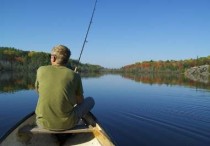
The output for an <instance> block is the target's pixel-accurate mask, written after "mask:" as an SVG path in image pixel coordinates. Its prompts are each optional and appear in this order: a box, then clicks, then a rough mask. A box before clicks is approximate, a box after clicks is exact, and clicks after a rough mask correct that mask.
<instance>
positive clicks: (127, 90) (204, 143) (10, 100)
mask: <svg viewBox="0 0 210 146" xmlns="http://www.w3.org/2000/svg"><path fill="white" fill-rule="evenodd" d="M19 78H20V79H18V80H17V77H16V75H13V76H12V78H9V77H7V76H6V77H5V76H4V77H3V76H1V77H0V83H1V84H0V90H1V92H0V115H1V116H0V136H2V135H3V134H4V133H5V132H6V131H7V130H8V129H10V128H11V127H12V126H13V125H14V124H15V123H16V122H18V121H19V120H21V119H22V118H23V117H24V116H25V115H27V114H28V113H30V112H32V111H33V110H34V109H35V106H36V102H37V98H38V95H37V94H36V92H35V91H34V90H33V89H31V87H32V84H33V82H34V79H31V77H29V78H25V76H19ZM82 80H83V86H84V92H85V93H84V95H85V96H92V97H94V98H95V101H96V105H95V107H94V109H93V111H92V112H93V113H94V114H95V115H96V117H97V118H98V120H99V121H100V122H101V124H102V126H103V127H104V129H106V131H107V132H108V133H109V134H110V135H111V137H112V138H113V139H114V141H115V142H116V144H117V145H119V146H209V145H210V89H209V88H210V84H209V83H196V82H194V81H190V80H188V79H185V78H183V77H179V76H178V77H177V76H165V75H163V76H161V75H160V76H139V75H111V74H108V75H101V76H97V77H94V76H92V77H83V78H82Z"/></svg>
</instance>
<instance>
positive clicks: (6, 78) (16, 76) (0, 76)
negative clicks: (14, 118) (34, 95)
mask: <svg viewBox="0 0 210 146" xmlns="http://www.w3.org/2000/svg"><path fill="white" fill-rule="evenodd" d="M34 82H35V74H34V73H28V72H0V93H4V92H16V91H19V90H30V89H33V88H34Z"/></svg>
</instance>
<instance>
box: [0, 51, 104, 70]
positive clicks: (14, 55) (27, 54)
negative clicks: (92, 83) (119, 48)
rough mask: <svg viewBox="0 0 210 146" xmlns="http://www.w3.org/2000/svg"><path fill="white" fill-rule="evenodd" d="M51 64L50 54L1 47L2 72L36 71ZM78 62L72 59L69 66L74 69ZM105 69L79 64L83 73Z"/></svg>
mask: <svg viewBox="0 0 210 146" xmlns="http://www.w3.org/2000/svg"><path fill="white" fill-rule="evenodd" d="M49 64H50V54H49V53H44V52H35V51H22V50H19V49H16V48H11V47H0V71H35V70H37V69H38V68H39V67H40V66H42V65H49ZM76 65H77V61H76V60H72V59H70V60H69V62H68V64H67V66H68V67H69V68H72V69H74V68H75V67H76ZM102 69H103V67H101V66H99V65H92V64H82V63H79V67H78V70H79V71H81V72H99V71H100V70H102Z"/></svg>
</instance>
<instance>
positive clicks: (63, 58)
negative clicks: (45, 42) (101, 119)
mask: <svg viewBox="0 0 210 146" xmlns="http://www.w3.org/2000/svg"><path fill="white" fill-rule="evenodd" d="M70 55H71V51H70V50H69V48H67V47H66V46H63V45H58V46H55V47H54V48H53V49H52V51H51V63H52V64H58V65H66V64H67V63H68V60H69V57H70Z"/></svg>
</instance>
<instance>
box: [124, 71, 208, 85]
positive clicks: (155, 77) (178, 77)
mask: <svg viewBox="0 0 210 146" xmlns="http://www.w3.org/2000/svg"><path fill="white" fill-rule="evenodd" d="M122 77H124V78H127V79H131V80H134V81H136V82H141V83H145V84H151V85H152V84H165V85H180V86H188V87H195V88H202V89H210V82H208V81H207V82H201V81H200V80H192V79H190V78H187V77H185V76H184V75H183V74H164V73H162V74H161V73H159V74H153V73H149V74H146V73H145V74H134V73H125V74H122Z"/></svg>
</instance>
